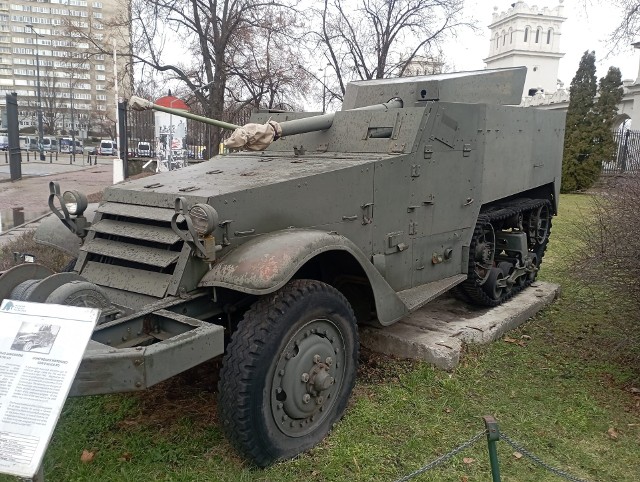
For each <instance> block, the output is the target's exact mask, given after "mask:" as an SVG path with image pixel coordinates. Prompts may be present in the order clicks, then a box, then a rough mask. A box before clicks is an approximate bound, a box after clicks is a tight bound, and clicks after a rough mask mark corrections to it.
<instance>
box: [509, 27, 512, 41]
mask: <svg viewBox="0 0 640 482" xmlns="http://www.w3.org/2000/svg"><path fill="white" fill-rule="evenodd" d="M509 43H510V44H512V43H513V30H511V29H509Z"/></svg>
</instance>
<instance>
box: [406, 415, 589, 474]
mask: <svg viewBox="0 0 640 482" xmlns="http://www.w3.org/2000/svg"><path fill="white" fill-rule="evenodd" d="M482 418H483V420H484V425H485V429H484V430H483V431H482V432H479V433H477V434H475V435H474V436H473V437H471V438H470V439H469V440H467V441H465V442H463V443H461V444H460V445H458V446H457V447H456V448H454V449H453V450H450V451H449V452H447V453H446V454H443V455H441V456H439V457H438V458H436V459H434V460H432V461H431V462H429V463H428V464H426V465H424V466H423V467H421V468H419V469H418V470H416V471H414V472H411V473H410V474H408V475H405V476H404V477H401V478H399V479H397V480H396V481H395V482H407V481H409V480H411V479H413V478H415V477H418V476H419V475H421V474H423V473H425V472H427V471H429V470H431V469H433V468H435V467H437V466H439V465H441V464H443V463H445V462H446V461H447V460H449V459H450V458H452V457H453V456H454V455H456V454H458V453H460V452H462V451H463V450H465V449H467V448H469V447H471V446H472V445H474V444H475V443H476V442H477V441H478V440H480V439H481V438H483V437H484V436H485V435H486V436H487V449H488V452H489V462H490V464H491V480H492V482H500V480H501V479H500V463H499V461H498V449H497V443H498V442H499V441H500V440H504V441H505V442H506V443H507V444H509V445H510V446H511V447H513V448H514V449H515V450H516V451H517V452H519V453H520V454H522V455H523V456H524V457H526V458H528V459H529V460H531V461H532V462H533V463H534V464H535V465H537V466H538V467H541V468H543V469H545V470H547V471H548V472H551V473H552V474H554V475H556V476H558V477H560V478H563V479H565V480H569V481H571V482H587V481H586V480H585V479H581V478H579V477H576V476H574V475H571V474H569V473H567V472H565V471H564V470H561V469H558V468H557V467H553V466H552V465H550V464H547V463H545V462H543V461H542V459H540V457H538V456H536V455H534V454H533V453H531V452H530V451H529V450H527V449H526V448H525V447H524V446H523V445H522V444H520V443H518V442H515V441H514V440H513V439H512V438H511V437H509V436H508V435H507V434H505V433H504V432H502V433H501V432H500V429H499V428H498V422H497V421H496V419H495V418H493V417H492V416H491V415H486V416H484V417H482Z"/></svg>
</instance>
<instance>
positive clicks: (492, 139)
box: [478, 105, 565, 208]
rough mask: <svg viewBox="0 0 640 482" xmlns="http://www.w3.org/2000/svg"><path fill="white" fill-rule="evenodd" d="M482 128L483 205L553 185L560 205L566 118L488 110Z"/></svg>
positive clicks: (521, 110)
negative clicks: (559, 196)
mask: <svg viewBox="0 0 640 482" xmlns="http://www.w3.org/2000/svg"><path fill="white" fill-rule="evenodd" d="M483 110H484V115H483V119H482V121H483V122H482V123H481V125H479V129H478V149H479V151H480V158H481V160H482V164H483V175H482V203H483V204H486V203H490V202H492V201H495V200H497V199H503V198H506V197H508V196H512V195H515V194H518V193H523V192H525V191H528V190H531V189H535V188H538V187H540V186H545V185H547V186H548V185H551V186H553V191H552V192H553V194H554V200H555V203H556V208H557V202H558V195H559V193H560V175H561V173H562V164H561V162H559V159H562V147H563V139H564V125H565V114H564V113H561V112H555V111H546V110H539V109H531V108H528V109H525V108H520V107H506V106H497V105H487V106H485V107H483Z"/></svg>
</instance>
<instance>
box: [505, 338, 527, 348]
mask: <svg viewBox="0 0 640 482" xmlns="http://www.w3.org/2000/svg"><path fill="white" fill-rule="evenodd" d="M503 340H504V341H505V342H507V343H513V344H514V345H518V346H521V347H523V348H525V347H526V346H527V344H526V343H525V342H524V341H522V340H516V339H515V338H511V337H509V336H505V337H504V338H503Z"/></svg>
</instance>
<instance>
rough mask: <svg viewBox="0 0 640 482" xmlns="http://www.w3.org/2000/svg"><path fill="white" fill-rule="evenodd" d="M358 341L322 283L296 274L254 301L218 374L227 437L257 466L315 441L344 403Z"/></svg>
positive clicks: (345, 312) (347, 311)
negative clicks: (292, 279) (295, 278)
mask: <svg viewBox="0 0 640 482" xmlns="http://www.w3.org/2000/svg"><path fill="white" fill-rule="evenodd" d="M358 345H359V340H358V331H357V325H356V319H355V316H354V314H353V310H352V309H351V307H350V305H349V303H348V302H347V300H346V298H345V297H344V296H343V295H342V294H341V293H340V292H339V291H337V290H336V289H335V288H333V287H331V286H329V285H327V284H325V283H322V282H319V281H311V280H294V281H291V282H290V283H289V284H287V285H286V286H285V287H284V288H282V289H280V290H279V291H277V292H275V293H273V294H270V295H267V296H265V297H263V298H261V299H260V300H258V301H257V302H256V303H254V305H253V306H252V307H251V308H250V309H249V310H248V311H247V312H246V313H245V315H244V318H243V319H242V320H241V321H240V322H239V324H238V327H237V329H236V331H235V332H234V333H233V335H232V337H231V342H230V343H229V345H228V347H227V353H226V355H225V357H224V360H223V367H222V370H221V374H220V383H219V387H218V388H219V403H218V406H219V414H220V419H221V422H222V427H223V429H224V431H225V432H226V434H227V436H228V437H229V439H230V440H231V442H232V443H233V444H234V445H235V446H236V447H237V449H238V450H239V451H240V452H241V453H242V454H243V455H244V456H245V457H247V458H248V459H249V460H251V461H252V462H253V463H255V464H256V465H258V466H262V467H264V466H267V465H269V464H271V463H273V462H274V461H276V460H279V459H286V458H291V457H294V456H295V455H297V454H299V453H302V452H304V451H306V450H308V449H310V448H311V447H313V446H314V445H316V444H317V443H318V442H320V441H321V440H322V439H323V438H324V436H325V435H326V434H327V433H328V432H329V430H331V427H332V426H333V424H334V423H335V422H336V421H337V420H338V419H339V418H340V417H341V416H342V414H343V412H344V410H345V408H346V406H347V401H348V399H349V396H350V394H351V391H352V389H353V386H354V383H355V375H356V369H357V364H358V348H359V347H358Z"/></svg>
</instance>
